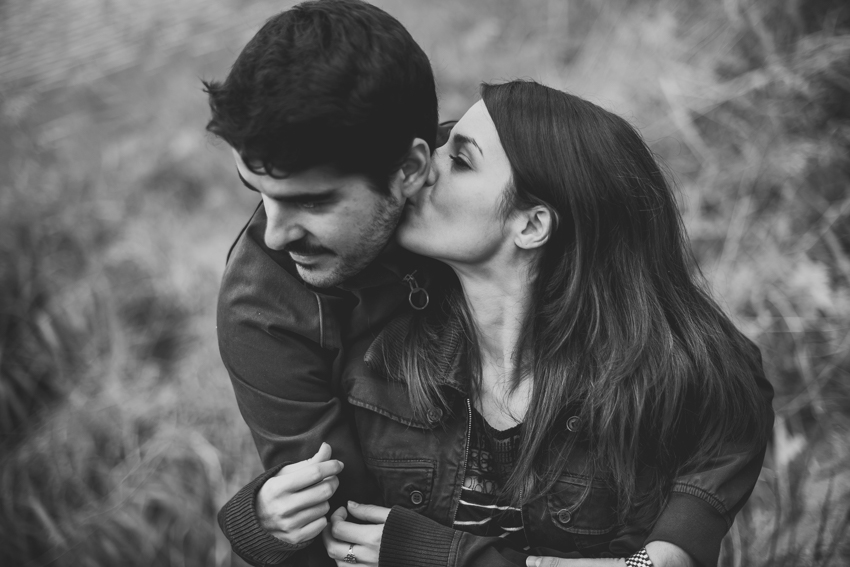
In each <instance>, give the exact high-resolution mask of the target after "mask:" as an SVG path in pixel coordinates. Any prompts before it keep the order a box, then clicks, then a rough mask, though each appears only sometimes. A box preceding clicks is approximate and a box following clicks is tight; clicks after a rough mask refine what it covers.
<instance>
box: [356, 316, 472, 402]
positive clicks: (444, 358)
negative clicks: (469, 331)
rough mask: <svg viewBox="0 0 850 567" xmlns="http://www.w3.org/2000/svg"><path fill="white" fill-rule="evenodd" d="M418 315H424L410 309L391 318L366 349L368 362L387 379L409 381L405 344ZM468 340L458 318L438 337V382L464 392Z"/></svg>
mask: <svg viewBox="0 0 850 567" xmlns="http://www.w3.org/2000/svg"><path fill="white" fill-rule="evenodd" d="M434 307H436V305H435V306H434ZM416 316H421V315H414V314H412V313H409V312H408V313H405V314H404V315H401V316H399V317H396V318H395V319H393V320H392V321H390V323H388V324H387V326H386V327H384V329H383V330H382V331H381V332H380V333H379V334H378V336H377V337H375V340H374V341H372V344H371V345H370V346H369V349H368V350H367V351H366V354H365V356H364V361H365V362H366V364H367V365H368V366H369V367H370V368H371V369H372V370H373V371H375V372H377V373H379V374H380V375H382V376H383V377H384V378H385V379H387V380H390V381H393V382H404V381H405V373H404V370H403V369H402V364H401V353H402V352H403V351H404V348H405V345H404V339H405V337H406V336H407V332H408V329H409V328H410V326H411V325H412V324H414V321H413V317H416ZM465 341H466V337H465V336H464V334H463V330H462V329H461V326H460V323H459V322H458V321H456V320H454V319H452V320H450V321H449V322H448V323H446V325H445V326H444V327H443V328H442V329H441V330H440V333H439V338H438V339H437V340H436V343H437V345H438V347H439V348H438V350H437V359H438V362H437V368H438V377H437V380H438V383H439V384H440V385H441V386H447V387H449V388H452V389H454V390H456V391H458V392H459V393H461V394H464V395H465V394H467V392H468V382H469V380H468V378H466V377H464V376H463V371H462V368H463V364H462V361H463V357H464V354H465V353H464V345H465V344H466V342H465Z"/></svg>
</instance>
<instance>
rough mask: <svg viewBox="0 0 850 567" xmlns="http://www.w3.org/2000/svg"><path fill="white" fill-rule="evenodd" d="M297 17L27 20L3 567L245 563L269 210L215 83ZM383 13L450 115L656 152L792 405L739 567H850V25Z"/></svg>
mask: <svg viewBox="0 0 850 567" xmlns="http://www.w3.org/2000/svg"><path fill="white" fill-rule="evenodd" d="M293 3H294V2H290V1H286V2H284V1H274V2H272V1H268V0H254V1H248V0H203V1H202V0H168V1H165V0H149V1H148V2H144V3H140V2H130V1H129V0H63V1H59V0H0V564H3V565H33V566H35V565H39V566H41V565H57V566H65V565H69V566H72V565H73V566H76V565H82V566H101V565H117V564H121V565H127V566H136V565H138V566H148V565H157V566H160V565H161V566H195V565H198V566H200V565H205V566H206V565H217V566H220V565H241V564H242V563H241V562H240V561H239V559H238V558H237V557H235V556H234V555H232V553H231V551H230V548H229V545H228V544H227V542H226V540H224V538H223V536H222V535H221V534H220V532H219V531H218V530H217V528H216V525H215V520H214V515H215V512H216V511H217V510H218V508H219V507H220V506H221V505H222V504H223V503H224V502H225V501H226V499H227V498H228V496H230V495H231V494H233V493H234V492H235V491H236V490H237V489H238V488H239V487H241V486H242V485H243V484H244V483H246V482H247V481H248V480H249V479H250V478H252V477H253V476H254V475H255V474H256V473H257V472H258V471H259V466H260V465H259V461H258V458H257V456H256V453H255V450H254V447H253V444H252V442H251V440H250V437H249V434H248V431H247V428H246V426H245V425H244V423H243V422H242V419H241V417H240V416H239V413H238V410H237V408H236V404H235V401H234V399H233V395H232V392H231V389H230V384H229V380H228V378H227V375H226V373H225V371H224V369H223V368H222V366H221V363H220V361H219V358H218V352H217V345H216V339H215V318H214V306H215V298H216V293H217V287H218V281H219V278H220V275H221V272H222V269H223V266H224V260H225V254H226V252H227V249H228V246H229V244H230V242H231V240H232V239H233V238H234V237H235V235H236V234H237V232H238V230H239V228H240V227H241V225H242V224H243V223H244V222H245V221H246V219H247V218H248V216H249V214H250V212H251V210H252V208H253V206H254V205H255V198H254V197H252V196H251V195H250V194H248V193H247V192H246V191H243V190H241V188H240V184H239V183H238V182H236V180H235V175H234V174H233V171H232V169H233V168H232V165H231V162H230V157H229V155H228V152H227V151H226V148H225V147H224V146H223V145H222V144H220V143H216V142H215V141H214V140H211V139H210V138H209V137H208V136H206V135H205V133H204V130H203V127H204V124H205V122H206V119H207V115H208V110H207V106H206V99H205V96H204V95H203V93H202V92H201V83H200V80H201V79H202V78H206V79H209V78H222V77H224V75H225V74H226V72H227V70H228V68H229V66H230V64H231V63H232V62H233V60H234V59H235V56H236V54H237V53H238V52H239V50H240V49H241V47H242V46H243V45H244V44H245V42H246V41H247V40H248V39H249V38H250V37H251V36H252V35H253V33H254V32H255V31H256V30H257V29H258V28H259V26H260V24H261V23H262V22H263V21H264V20H265V19H266V18H267V17H269V16H270V15H272V14H274V13H276V12H277V11H279V10H282V9H285V8H287V7H288V6H291V5H292V4H293ZM375 3H376V4H378V5H380V6H382V7H383V8H385V9H386V10H387V11H389V12H390V13H391V14H393V15H395V16H396V17H397V18H399V19H400V20H401V21H402V23H404V24H405V25H406V26H407V27H408V28H409V29H410V30H411V33H412V34H413V36H414V37H415V38H416V39H417V40H418V41H419V42H420V44H421V45H422V46H423V48H424V49H425V51H426V52H427V53H428V54H429V56H430V57H431V59H432V63H433V66H434V69H435V72H436V75H437V80H438V85H439V90H440V97H441V113H442V116H443V117H444V118H457V117H459V116H460V115H462V113H463V112H464V111H465V110H466V108H467V107H468V106H469V105H470V104H471V103H473V102H474V101H475V99H476V95H477V85H478V83H479V82H480V81H482V80H491V81H493V80H500V79H511V78H517V77H519V78H534V79H537V80H540V81H542V82H544V83H547V84H549V85H551V86H555V87H558V88H563V89H567V90H570V91H572V92H574V93H576V94H579V95H582V96H584V97H586V98H589V99H590V100H593V101H594V102H597V103H599V104H601V105H602V106H604V107H606V108H608V109H610V110H613V111H615V112H618V113H620V114H622V115H624V116H626V117H627V118H629V119H630V120H631V121H632V122H633V123H634V124H635V125H636V126H638V127H639V128H640V129H641V131H642V132H643V134H644V136H645V137H646V138H647V140H648V141H649V143H650V145H651V146H652V147H653V149H654V150H655V151H656V152H657V153H658V155H659V157H660V158H661V159H662V160H663V161H664V162H665V163H666V164H667V166H668V168H669V170H670V173H671V176H672V177H673V179H674V180H675V181H676V183H677V184H678V186H679V189H680V197H681V204H682V208H683V212H684V216H685V219H686V224H687V227H688V230H689V233H690V236H691V239H692V244H693V246H694V250H695V252H696V254H697V257H698V259H699V261H700V264H701V266H702V268H703V270H704V271H705V273H706V275H707V276H708V279H709V282H710V284H711V286H712V288H713V291H714V293H715V295H716V296H717V297H718V298H720V300H721V302H722V303H723V305H724V306H725V307H726V308H727V309H728V311H729V313H730V314H731V315H732V316H733V317H734V318H735V320H736V321H737V322H738V324H739V325H740V326H741V327H742V328H743V330H744V331H745V332H746V333H747V334H748V336H750V337H751V338H752V339H753V340H755V341H756V342H757V343H758V344H759V345H760V346H761V348H762V352H763V356H764V360H765V365H766V368H767V370H768V373H769V377H770V379H771V381H772V382H773V384H774V386H775V388H776V391H777V396H776V400H775V408H776V411H777V416H778V418H777V422H776V427H775V435H774V439H773V443H772V445H771V447H770V450H769V454H768V457H767V461H766V464H765V469H764V471H763V474H762V476H761V479H760V481H759V483H758V485H757V486H756V489H755V492H754V494H753V496H752V498H751V500H750V502H749V504H748V505H747V507H746V508H745V510H744V511H743V512H742V513H741V514H740V515H739V517H738V520H737V521H736V523H735V525H734V526H733V528H732V530H731V531H730V534H729V536H728V537H727V539H726V541H725V542H724V549H723V553H722V556H721V564H722V565H723V566H736V567H737V566H744V565H750V566H768V565H770V566H775V565H789V566H790V565H836V566H837V565H846V564H848V563H850V535H848V522H850V454H849V453H850V444H848V442H847V439H848V429H850V427H848V417H850V397H848V394H850V381H848V379H847V373H848V370H850V332H848V326H850V218H848V215H850V191H849V190H848V189H849V188H850V35H848V34H850V5H848V4H847V3H846V1H844V0H809V1H801V0H796V1H795V0H781V1H780V0H705V1H699V0H631V1H627V0H597V1H592V0H523V1H508V0H468V1H464V2H457V1H449V0H430V1H429V2H414V1H412V0H380V1H376V2H375Z"/></svg>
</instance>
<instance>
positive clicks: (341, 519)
mask: <svg viewBox="0 0 850 567" xmlns="http://www.w3.org/2000/svg"><path fill="white" fill-rule="evenodd" d="M353 504H354V503H349V509H348V511H346V509H345V508H340V509H338V510H337V511H336V512H334V514H333V515H332V516H331V522H330V524H329V525H328V527H327V528H326V529H325V531H324V532H323V534H322V538H323V541H324V543H325V547H326V549H327V550H328V555H329V556H330V557H331V559H334V560H335V561H336V563H337V565H338V566H339V567H345V564H346V563H350V561H348V562H347V561H345V557H346V556H348V554H349V553H351V554H352V555H353V556H354V558H356V560H357V563H358V564H362V565H366V566H369V567H377V566H378V565H380V566H381V567H396V566H398V567H401V566H408V565H417V566H421V567H449V566H451V567H460V566H464V567H485V566H487V567H489V566H493V567H502V566H504V567H507V566H522V565H525V566H527V567H623V565H625V560H624V559H623V558H619V559H590V558H579V557H572V558H563V557H534V556H528V555H527V554H526V553H521V552H517V551H516V550H513V549H511V548H510V547H507V545H506V544H505V541H504V540H503V539H502V538H498V537H482V536H476V535H472V534H469V533H466V532H462V531H459V530H454V529H452V528H447V527H446V526H443V525H441V524H439V523H437V522H434V521H433V520H430V519H428V518H425V517H424V516H421V515H420V514H417V513H416V512H411V511H409V510H405V509H404V508H399V507H395V508H393V509H389V508H383V507H381V506H369V505H363V504H355V505H353ZM348 512H350V513H351V515H352V516H354V517H355V518H357V519H358V520H360V521H361V522H366V523H353V522H348V521H347V516H348ZM646 550H647V553H648V555H649V557H650V559H651V560H652V564H653V565H654V566H655V567H696V562H695V561H694V560H693V559H692V558H691V557H690V556H689V555H688V554H687V553H686V552H685V551H684V550H683V549H681V548H680V547H678V546H676V545H675V544H672V543H669V542H664V541H654V542H651V543H649V544H647V546H646Z"/></svg>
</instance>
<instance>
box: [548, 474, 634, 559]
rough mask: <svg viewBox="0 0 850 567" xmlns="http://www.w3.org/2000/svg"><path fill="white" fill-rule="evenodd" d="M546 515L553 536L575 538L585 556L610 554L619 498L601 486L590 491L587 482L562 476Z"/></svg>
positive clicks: (579, 478)
mask: <svg viewBox="0 0 850 567" xmlns="http://www.w3.org/2000/svg"><path fill="white" fill-rule="evenodd" d="M546 513H547V518H546V520H547V522H546V523H547V524H548V526H549V527H548V529H547V530H546V531H547V532H548V533H549V534H550V536H552V537H556V538H557V537H558V534H560V537H561V538H563V537H564V536H567V535H569V536H572V537H571V538H569V539H572V541H573V542H574V544H575V547H576V548H578V549H579V550H580V551H582V553H583V554H584V555H585V556H594V555H597V554H599V553H605V552H607V551H608V543H609V542H610V541H611V539H612V538H613V537H614V536H615V534H616V530H617V527H618V526H617V511H616V496H615V495H614V494H613V493H611V492H610V491H609V490H608V489H607V488H606V487H605V486H604V485H601V484H600V485H596V484H593V485H592V486H591V487H590V489H589V491H588V480H587V479H586V478H582V477H578V476H573V475H563V476H561V478H560V479H558V482H557V483H556V484H555V486H554V487H552V492H550V493H549V495H548V496H547V497H546Z"/></svg>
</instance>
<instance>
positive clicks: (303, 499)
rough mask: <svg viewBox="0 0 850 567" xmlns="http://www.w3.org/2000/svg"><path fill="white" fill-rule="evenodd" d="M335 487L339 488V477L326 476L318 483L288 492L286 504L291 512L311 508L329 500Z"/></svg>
mask: <svg viewBox="0 0 850 567" xmlns="http://www.w3.org/2000/svg"><path fill="white" fill-rule="evenodd" d="M337 488H339V478H337V477H335V476H331V477H328V478H326V479H325V480H323V481H322V482H320V483H319V484H316V485H314V486H311V487H309V488H305V489H303V490H299V491H298V492H295V493H292V494H290V495H289V496H288V497H287V498H286V506H287V508H288V509H289V510H290V512H292V513H294V512H299V511H301V510H304V509H306V508H311V507H313V506H315V505H316V504H321V503H322V502H327V501H328V500H330V497H331V496H333V494H334V492H336V489H337Z"/></svg>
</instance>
